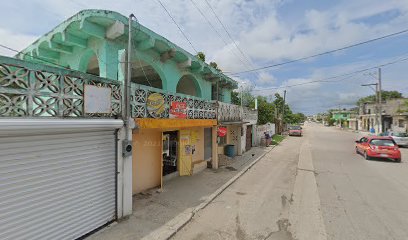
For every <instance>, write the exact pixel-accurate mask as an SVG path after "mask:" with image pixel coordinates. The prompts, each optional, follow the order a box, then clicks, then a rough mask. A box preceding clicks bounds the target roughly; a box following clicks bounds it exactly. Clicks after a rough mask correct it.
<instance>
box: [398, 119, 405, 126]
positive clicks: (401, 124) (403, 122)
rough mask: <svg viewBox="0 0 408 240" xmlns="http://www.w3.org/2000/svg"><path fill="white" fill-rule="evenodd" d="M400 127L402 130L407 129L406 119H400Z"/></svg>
mask: <svg viewBox="0 0 408 240" xmlns="http://www.w3.org/2000/svg"><path fill="white" fill-rule="evenodd" d="M398 127H400V128H403V127H405V121H404V119H398Z"/></svg>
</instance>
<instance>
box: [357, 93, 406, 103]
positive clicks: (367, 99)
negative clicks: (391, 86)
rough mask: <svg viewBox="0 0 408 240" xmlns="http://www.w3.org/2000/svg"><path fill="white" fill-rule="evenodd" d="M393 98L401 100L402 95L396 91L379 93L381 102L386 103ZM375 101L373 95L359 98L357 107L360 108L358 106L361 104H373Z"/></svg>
mask: <svg viewBox="0 0 408 240" xmlns="http://www.w3.org/2000/svg"><path fill="white" fill-rule="evenodd" d="M394 98H402V93H400V92H398V91H381V100H382V101H386V100H389V99H394ZM375 101H376V96H375V94H373V95H369V96H366V97H363V98H360V99H359V100H358V101H357V105H358V106H360V104H362V103H366V102H375Z"/></svg>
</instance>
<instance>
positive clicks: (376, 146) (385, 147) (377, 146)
mask: <svg viewBox="0 0 408 240" xmlns="http://www.w3.org/2000/svg"><path fill="white" fill-rule="evenodd" d="M356 153H358V154H363V155H364V158H365V159H367V160H368V159H370V158H372V157H373V158H384V159H391V160H394V161H396V162H401V152H400V150H399V148H398V145H397V144H396V143H395V142H394V140H393V139H392V138H391V137H381V136H367V137H362V138H361V139H360V140H357V141H356Z"/></svg>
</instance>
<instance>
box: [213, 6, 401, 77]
mask: <svg viewBox="0 0 408 240" xmlns="http://www.w3.org/2000/svg"><path fill="white" fill-rule="evenodd" d="M206 1H207V0H206ZM407 32H408V29H405V30H402V31H399V32H395V33H391V34H388V35H384V36H381V37H377V38H373V39H369V40H367V41H363V42H359V43H355V44H351V45H348V46H345V47H341V48H337V49H334V50H330V51H326V52H322V53H318V54H314V55H310V56H306V57H302V58H297V59H294V60H290V61H286V62H281V63H276V64H272V65H269V66H264V67H259V68H254V69H251V70H246V71H241V72H235V73H230V74H231V75H239V74H242V73H248V72H255V71H259V70H264V69H268V68H273V67H278V66H282V65H287V64H290V63H295V62H299V61H303V60H306V59H309V58H314V57H319V56H322V55H326V54H330V53H334V52H338V51H342V50H345V49H348V48H353V47H357V46H360V45H364V44H367V43H371V42H375V41H379V40H382V39H385V38H389V37H393V36H397V35H401V34H404V33H407Z"/></svg>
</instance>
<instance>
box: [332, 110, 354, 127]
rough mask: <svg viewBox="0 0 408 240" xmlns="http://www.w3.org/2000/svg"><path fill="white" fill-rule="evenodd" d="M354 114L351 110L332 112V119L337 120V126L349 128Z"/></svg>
mask: <svg viewBox="0 0 408 240" xmlns="http://www.w3.org/2000/svg"><path fill="white" fill-rule="evenodd" d="M353 114H354V112H353V111H351V110H339V111H333V112H332V115H333V116H332V119H333V120H335V123H336V125H338V126H340V127H349V122H348V120H349V119H351V117H352V115H353Z"/></svg>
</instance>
